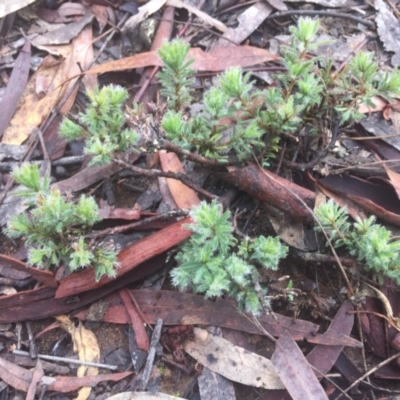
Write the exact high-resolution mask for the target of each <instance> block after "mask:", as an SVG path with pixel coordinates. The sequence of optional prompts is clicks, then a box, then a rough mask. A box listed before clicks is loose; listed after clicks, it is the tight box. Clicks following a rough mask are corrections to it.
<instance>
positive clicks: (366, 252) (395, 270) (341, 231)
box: [315, 200, 400, 284]
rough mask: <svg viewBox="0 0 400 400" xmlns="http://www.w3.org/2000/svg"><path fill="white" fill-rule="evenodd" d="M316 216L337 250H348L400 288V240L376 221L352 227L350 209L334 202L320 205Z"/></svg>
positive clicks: (359, 223)
mask: <svg viewBox="0 0 400 400" xmlns="http://www.w3.org/2000/svg"><path fill="white" fill-rule="evenodd" d="M315 214H316V216H317V217H318V219H319V221H320V223H321V226H322V228H323V229H324V230H325V231H326V232H327V233H328V235H329V239H330V240H331V242H332V244H333V245H334V246H335V247H344V248H346V250H348V251H349V253H350V254H351V255H352V256H354V257H356V258H357V260H359V261H361V262H362V263H363V265H364V266H365V267H366V268H367V269H368V270H371V271H374V272H376V273H380V274H383V275H385V276H387V277H388V278H391V279H393V280H394V281H395V282H396V283H397V284H400V240H396V239H395V238H393V237H392V235H391V233H390V231H389V230H387V229H386V228H385V227H383V226H381V225H379V224H376V223H375V217H373V216H371V217H369V218H367V219H361V218H357V219H356V221H355V222H354V223H351V222H349V217H348V214H347V211H346V209H345V208H343V207H340V206H338V205H337V204H336V203H335V202H334V201H332V200H329V201H328V202H327V203H325V204H322V205H320V206H319V207H318V208H317V209H316V211H315ZM319 229H320V228H319Z"/></svg>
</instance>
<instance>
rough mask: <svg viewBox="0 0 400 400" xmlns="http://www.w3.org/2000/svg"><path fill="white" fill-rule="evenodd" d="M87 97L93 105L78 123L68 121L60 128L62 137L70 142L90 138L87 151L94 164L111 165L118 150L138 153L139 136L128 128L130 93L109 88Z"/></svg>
mask: <svg viewBox="0 0 400 400" xmlns="http://www.w3.org/2000/svg"><path fill="white" fill-rule="evenodd" d="M87 95H88V97H89V99H90V103H89V104H88V106H87V109H86V111H85V112H84V113H80V114H79V115H78V123H77V122H74V121H72V120H71V119H68V118H65V119H64V120H63V122H62V123H61V125H60V135H61V136H62V137H64V138H65V139H66V140H67V141H69V142H70V141H73V140H76V139H81V138H84V139H86V142H85V152H86V154H89V155H92V156H93V158H92V160H91V164H107V163H109V162H110V161H111V160H112V158H113V157H114V154H115V152H116V151H135V149H134V144H135V142H136V141H137V139H138V135H137V134H136V133H135V132H134V131H133V130H132V129H125V128H124V126H125V124H126V117H125V113H124V112H125V110H124V103H125V102H126V100H127V98H128V91H127V90H126V89H125V88H123V87H121V86H115V85H109V86H104V87H103V88H101V89H98V88H95V89H94V90H93V92H90V91H88V93H87Z"/></svg>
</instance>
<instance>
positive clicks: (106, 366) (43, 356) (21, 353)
mask: <svg viewBox="0 0 400 400" xmlns="http://www.w3.org/2000/svg"><path fill="white" fill-rule="evenodd" d="M13 354H16V355H18V356H26V357H30V355H29V353H28V352H27V351H22V350H14V351H13ZM38 358H40V359H42V360H48V361H60V362H63V363H70V364H78V365H87V366H89V367H97V368H104V369H111V370H113V371H115V370H116V369H118V366H117V365H109V364H100V363H94V362H90V361H82V360H75V359H74V358H67V357H56V356H48V355H46V354H38Z"/></svg>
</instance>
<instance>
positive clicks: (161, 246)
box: [56, 218, 191, 298]
mask: <svg viewBox="0 0 400 400" xmlns="http://www.w3.org/2000/svg"><path fill="white" fill-rule="evenodd" d="M189 222H191V219H190V218H185V219H183V220H182V221H179V222H176V223H174V224H172V225H171V226H169V227H167V228H164V229H162V230H161V231H159V232H156V233H154V234H153V235H150V236H147V237H146V238H144V239H142V240H139V241H138V242H136V243H133V244H132V245H131V246H129V247H127V248H125V249H124V250H122V251H121V252H120V253H119V254H118V262H119V263H120V266H119V268H118V269H117V272H116V278H120V277H121V276H123V275H125V274H126V273H127V272H128V271H130V270H132V269H133V268H135V267H137V266H138V265H140V264H141V263H143V262H144V261H146V260H149V259H150V258H152V257H154V256H155V255H158V254H161V253H163V252H165V251H167V250H169V249H171V248H172V247H174V246H177V245H178V244H179V243H181V242H182V241H183V240H185V239H187V238H188V237H189V236H190V235H191V232H190V231H189V230H187V229H185V228H184V225H185V224H187V223H189ZM114 279H115V278H110V277H107V276H104V277H102V278H101V279H100V280H99V281H96V279H95V274H94V271H93V269H87V270H84V271H82V272H79V273H76V274H72V275H70V276H68V277H66V278H65V279H63V280H61V281H60V286H59V287H58V290H57V292H56V298H61V297H66V296H71V295H76V294H79V293H82V292H85V291H88V290H92V289H97V288H99V287H102V286H104V285H105V284H106V283H108V282H111V281H112V280H114Z"/></svg>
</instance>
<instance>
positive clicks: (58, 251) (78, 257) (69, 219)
mask: <svg viewBox="0 0 400 400" xmlns="http://www.w3.org/2000/svg"><path fill="white" fill-rule="evenodd" d="M12 177H13V178H14V179H15V181H16V182H17V183H19V184H21V185H23V186H25V187H26V189H23V190H21V191H19V192H16V193H17V194H18V195H20V196H23V197H26V198H28V200H29V205H30V206H31V207H32V208H31V209H30V210H29V211H27V212H24V213H22V214H20V215H18V216H16V217H13V218H12V219H11V220H10V222H9V223H8V226H7V228H6V234H7V235H8V236H9V237H11V238H19V237H24V238H25V243H26V245H27V246H28V262H29V264H31V265H34V266H36V267H38V268H45V269H49V268H51V267H57V266H61V265H64V266H65V267H66V268H68V269H69V271H70V272H73V271H76V270H77V269H80V268H87V267H90V266H95V272H96V279H97V280H98V279H100V278H101V276H103V275H108V276H114V275H115V268H116V267H117V266H118V263H117V259H116V256H117V254H116V253H115V252H114V251H110V250H107V249H103V248H101V247H99V246H96V243H94V242H91V241H89V240H88V239H87V238H86V237H85V234H87V233H88V232H89V230H90V228H92V226H93V225H94V224H95V223H96V222H99V221H100V220H101V217H99V215H98V207H97V205H96V203H95V201H94V199H93V198H92V197H86V196H81V197H80V199H79V200H78V201H77V202H74V201H72V199H71V198H70V197H66V196H63V195H62V194H61V193H60V191H59V190H58V189H57V188H55V187H50V180H49V177H48V176H45V177H44V178H43V179H40V175H39V168H38V166H37V165H35V164H33V165H32V164H28V163H27V164H23V165H22V166H21V167H18V168H16V169H14V171H13V174H12Z"/></svg>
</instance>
